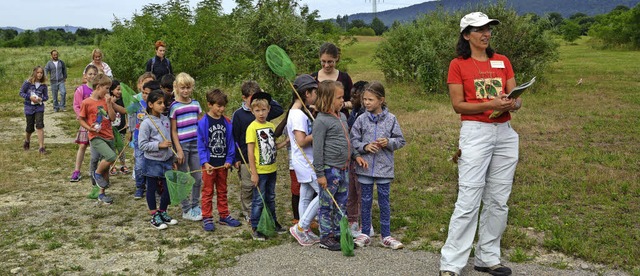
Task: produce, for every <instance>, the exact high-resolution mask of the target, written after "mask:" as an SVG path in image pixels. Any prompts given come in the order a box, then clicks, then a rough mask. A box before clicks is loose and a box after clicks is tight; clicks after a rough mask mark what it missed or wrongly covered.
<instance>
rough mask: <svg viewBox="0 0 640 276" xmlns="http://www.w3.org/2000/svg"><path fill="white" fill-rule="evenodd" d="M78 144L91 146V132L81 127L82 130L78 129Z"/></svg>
mask: <svg viewBox="0 0 640 276" xmlns="http://www.w3.org/2000/svg"><path fill="white" fill-rule="evenodd" d="M76 144H80V145H88V144H89V131H87V130H86V129H84V127H80V129H78V134H76Z"/></svg>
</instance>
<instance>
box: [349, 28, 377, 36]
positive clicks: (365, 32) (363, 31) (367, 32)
mask: <svg viewBox="0 0 640 276" xmlns="http://www.w3.org/2000/svg"><path fill="white" fill-rule="evenodd" d="M349 34H350V35H360V36H375V35H376V32H375V31H374V30H373V29H371V28H369V27H355V28H351V29H349Z"/></svg>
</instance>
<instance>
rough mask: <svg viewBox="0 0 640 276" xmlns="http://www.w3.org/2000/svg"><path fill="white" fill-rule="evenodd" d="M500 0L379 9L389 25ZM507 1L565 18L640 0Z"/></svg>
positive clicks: (367, 18)
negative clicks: (441, 8) (434, 13)
mask: <svg viewBox="0 0 640 276" xmlns="http://www.w3.org/2000/svg"><path fill="white" fill-rule="evenodd" d="M374 1H375V0H374ZM496 2H497V1H496V0H440V1H431V2H424V3H422V4H416V5H412V6H409V7H405V8H400V9H394V10H387V11H382V12H378V14H377V16H378V18H379V19H380V20H382V22H384V24H385V25H387V26H390V25H391V24H393V21H395V20H397V21H399V22H407V21H411V20H413V19H415V18H416V17H417V16H418V15H420V14H424V13H429V12H431V11H434V10H435V9H437V8H438V7H439V6H442V7H443V8H444V9H445V10H447V11H456V10H460V9H464V8H467V7H474V6H476V5H479V4H486V3H496ZM506 2H507V5H508V6H512V7H513V8H514V9H515V10H516V11H517V12H518V14H525V13H530V12H532V13H535V14H537V15H539V16H544V15H545V14H548V13H551V12H557V13H560V14H562V16H563V17H564V18H567V17H569V16H571V15H572V14H575V13H578V12H581V13H584V14H587V15H589V16H593V15H597V14H604V13H608V12H610V11H611V10H613V8H615V7H616V6H618V5H624V6H627V7H629V8H632V7H635V6H636V5H637V4H638V3H640V0H507V1H506ZM373 18H374V15H373V13H357V14H352V15H349V21H353V20H357V19H360V20H363V21H364V22H366V23H370V22H371V21H372V20H373Z"/></svg>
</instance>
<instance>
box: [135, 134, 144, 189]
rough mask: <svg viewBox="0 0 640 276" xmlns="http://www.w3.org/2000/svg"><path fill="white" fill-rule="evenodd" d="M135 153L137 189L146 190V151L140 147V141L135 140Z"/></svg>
mask: <svg viewBox="0 0 640 276" xmlns="http://www.w3.org/2000/svg"><path fill="white" fill-rule="evenodd" d="M133 155H134V156H135V167H134V169H133V170H134V171H135V173H136V189H139V190H145V189H146V180H145V179H144V178H145V176H144V152H143V151H142V150H140V148H139V147H138V141H133Z"/></svg>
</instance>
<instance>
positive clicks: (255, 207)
mask: <svg viewBox="0 0 640 276" xmlns="http://www.w3.org/2000/svg"><path fill="white" fill-rule="evenodd" d="M276 177H277V173H276V172H272V173H268V174H258V188H259V189H260V193H262V196H263V197H264V201H265V203H266V204H267V209H269V213H270V214H271V217H273V220H274V221H275V222H276V227H278V226H280V224H279V223H278V218H277V217H276ZM260 193H258V189H256V188H254V189H253V201H251V228H257V227H258V222H259V221H260V215H261V214H262V208H263V204H262V198H260Z"/></svg>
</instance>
